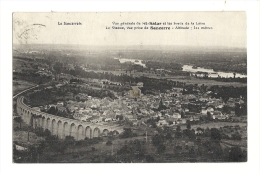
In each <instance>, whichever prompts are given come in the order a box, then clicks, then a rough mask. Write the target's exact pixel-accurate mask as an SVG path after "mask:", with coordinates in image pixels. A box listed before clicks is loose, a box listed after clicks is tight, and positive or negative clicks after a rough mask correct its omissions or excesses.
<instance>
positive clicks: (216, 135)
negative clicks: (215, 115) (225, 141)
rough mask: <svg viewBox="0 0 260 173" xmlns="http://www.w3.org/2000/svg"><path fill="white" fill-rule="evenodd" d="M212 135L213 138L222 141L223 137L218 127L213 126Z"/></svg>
mask: <svg viewBox="0 0 260 173" xmlns="http://www.w3.org/2000/svg"><path fill="white" fill-rule="evenodd" d="M210 137H211V139H213V140H216V141H220V140H221V138H222V135H221V132H220V131H219V130H218V129H217V128H211V130H210Z"/></svg>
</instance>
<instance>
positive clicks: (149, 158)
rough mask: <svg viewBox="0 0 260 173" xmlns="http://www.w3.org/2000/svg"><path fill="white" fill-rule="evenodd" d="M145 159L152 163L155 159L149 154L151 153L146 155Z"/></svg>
mask: <svg viewBox="0 0 260 173" xmlns="http://www.w3.org/2000/svg"><path fill="white" fill-rule="evenodd" d="M145 159H146V162H148V163H154V161H155V160H154V158H153V156H151V155H147V156H146V158H145Z"/></svg>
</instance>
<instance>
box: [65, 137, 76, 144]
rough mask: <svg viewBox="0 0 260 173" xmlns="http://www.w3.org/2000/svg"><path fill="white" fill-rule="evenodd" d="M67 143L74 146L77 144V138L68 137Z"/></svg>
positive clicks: (66, 138)
mask: <svg viewBox="0 0 260 173" xmlns="http://www.w3.org/2000/svg"><path fill="white" fill-rule="evenodd" d="M65 143H66V144H67V145H73V144H74V143H75V138H74V137H73V136H66V137H65Z"/></svg>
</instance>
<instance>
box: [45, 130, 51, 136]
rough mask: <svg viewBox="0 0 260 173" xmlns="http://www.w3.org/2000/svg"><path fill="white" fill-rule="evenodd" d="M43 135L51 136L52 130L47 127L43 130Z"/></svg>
mask: <svg viewBox="0 0 260 173" xmlns="http://www.w3.org/2000/svg"><path fill="white" fill-rule="evenodd" d="M43 136H51V131H50V130H48V129H45V130H44V132H43Z"/></svg>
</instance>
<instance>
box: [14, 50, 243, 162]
mask: <svg viewBox="0 0 260 173" xmlns="http://www.w3.org/2000/svg"><path fill="white" fill-rule="evenodd" d="M43 50H44V49H42V48H41V49H40V50H37V51H24V52H23V53H21V50H19V51H20V52H19V53H18V52H17V53H16V54H15V57H14V61H16V66H15V67H14V70H13V74H14V76H13V80H14V86H15V90H14V94H19V92H21V91H23V90H24V89H27V88H28V89H27V90H26V92H23V93H22V94H20V95H18V96H17V97H15V98H14V116H13V119H14V126H13V127H14V136H15V138H14V146H15V147H14V157H15V158H14V160H15V162H44V163H45V162H52V163H53V162H113V163H119V162H137V163H139V162H211V161H214V162H224V161H225V162H226V161H230V162H233V161H246V158H247V89H246V84H245V80H246V79H245V78H240V77H236V74H234V75H232V77H229V78H224V77H221V76H220V75H217V77H216V78H214V77H211V76H210V74H206V73H205V72H203V75H202V76H201V77H198V76H199V74H201V72H188V71H181V70H182V65H183V64H181V63H172V64H171V65H167V63H165V62H161V63H160V62H155V61H153V60H143V61H141V62H140V61H139V60H135V61H132V60H131V61H129V62H122V63H121V62H120V57H121V56H126V57H127V55H123V54H122V53H121V54H120V57H119V59H114V58H110V59H109V58H104V60H103V61H102V63H101V64H100V65H99V66H97V64H96V63H95V62H93V61H92V63H90V61H88V60H82V59H78V60H76V59H75V58H71V57H70V56H68V53H69V52H71V50H69V51H68V50H64V54H63V55H59V56H60V57H64V58H62V59H60V58H59V57H58V56H57V55H55V53H54V54H53V52H48V51H46V50H45V52H44V53H42V52H41V51H43ZM94 53H95V52H94ZM90 55H91V54H90ZM48 56H49V57H50V58H46V57H48ZM44 57H45V58H44ZM79 57H80V55H79ZM90 60H91V58H90ZM82 61H87V63H86V62H85V63H84V64H82ZM139 64H141V65H139ZM143 64H145V65H143ZM194 65H196V64H194ZM193 70H194V69H193ZM195 70H196V69H195ZM221 74H223V73H221ZM237 76H239V74H237ZM241 76H242V75H241ZM26 81H27V82H26ZM29 81H30V82H29ZM28 82H29V83H28ZM31 83H34V85H33V84H31ZM35 85H36V86H35ZM16 86H17V87H16ZM16 88H17V89H16ZM16 99H17V100H16ZM62 124H63V125H62ZM28 144H29V145H28ZM39 147H40V148H41V149H39ZM111 147H112V148H111ZM56 152H57V153H59V155H57V156H55V157H54V156H53V153H56ZM25 153H27V154H25ZM28 153H30V154H28ZM65 155H66V157H64V156H65ZM64 158H65V160H64Z"/></svg>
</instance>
